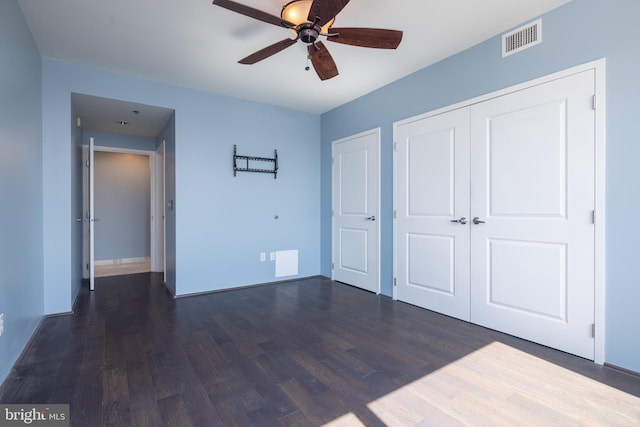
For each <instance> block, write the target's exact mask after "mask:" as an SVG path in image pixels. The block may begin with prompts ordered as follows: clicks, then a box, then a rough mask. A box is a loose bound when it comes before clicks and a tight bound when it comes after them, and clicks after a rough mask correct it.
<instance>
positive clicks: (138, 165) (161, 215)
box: [71, 93, 175, 289]
mask: <svg viewBox="0 0 640 427" xmlns="http://www.w3.org/2000/svg"><path fill="white" fill-rule="evenodd" d="M71 99H72V109H73V112H74V113H75V114H74V115H75V117H77V119H75V120H74V121H75V122H76V123H74V125H75V126H76V127H77V129H76V133H80V134H81V140H82V143H81V151H82V164H81V167H82V172H81V173H80V174H79V176H81V177H82V186H81V187H82V190H81V194H77V195H76V197H78V198H79V199H81V202H80V203H79V204H80V205H81V206H82V214H81V215H79V216H78V217H79V218H82V220H81V222H82V223H83V224H84V226H83V227H82V228H83V231H82V239H81V242H78V241H74V244H75V245H80V246H81V248H82V250H81V251H78V252H79V253H82V278H83V279H88V280H89V282H90V284H91V289H93V282H94V278H95V277H105V276H112V275H120V274H133V273H141V272H158V273H163V279H164V281H165V282H166V277H167V269H169V270H171V269H173V270H175V266H172V265H167V263H166V259H167V257H166V254H167V251H168V250H169V251H170V252H171V251H175V239H172V238H171V235H175V219H174V218H170V219H169V222H170V223H169V224H167V216H168V215H167V214H168V213H171V214H173V212H170V211H171V209H169V208H168V207H167V206H168V205H167V203H165V200H166V198H165V196H166V191H165V188H167V187H170V188H175V186H173V184H172V183H170V182H167V177H174V176H175V174H173V173H172V171H167V169H166V168H167V164H166V162H165V155H166V154H167V153H171V152H172V151H173V150H174V148H175V126H174V123H175V115H174V113H175V112H174V110H171V109H167V108H163V107H155V106H149V105H144V104H137V103H131V102H126V101H119V100H114V99H108V98H100V97H95V96H90V95H83V94H76V93H73V94H72V95H71ZM170 179H172V178H170ZM170 199H171V200H174V199H175V195H171V197H170ZM170 216H172V215H170ZM167 227H169V228H170V229H171V230H169V232H167ZM172 230H173V231H172ZM167 236H169V237H170V238H169V239H167ZM76 240H80V239H76ZM167 240H168V241H167ZM168 246H169V249H168ZM78 252H77V253H78Z"/></svg>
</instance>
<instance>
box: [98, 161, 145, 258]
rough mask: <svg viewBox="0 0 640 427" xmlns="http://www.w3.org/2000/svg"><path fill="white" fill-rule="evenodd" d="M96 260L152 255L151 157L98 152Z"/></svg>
mask: <svg viewBox="0 0 640 427" xmlns="http://www.w3.org/2000/svg"><path fill="white" fill-rule="evenodd" d="M93 164H94V182H95V184H94V190H95V191H94V206H95V217H96V218H99V219H100V221H97V222H96V223H95V225H94V229H95V260H96V261H101V260H118V259H123V258H148V257H150V256H151V247H150V241H151V211H150V206H151V167H150V163H149V156H147V155H141V154H129V153H111V152H105V151H96V152H95V153H94V163H93Z"/></svg>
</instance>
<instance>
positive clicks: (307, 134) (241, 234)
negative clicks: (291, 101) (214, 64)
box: [42, 58, 320, 313]
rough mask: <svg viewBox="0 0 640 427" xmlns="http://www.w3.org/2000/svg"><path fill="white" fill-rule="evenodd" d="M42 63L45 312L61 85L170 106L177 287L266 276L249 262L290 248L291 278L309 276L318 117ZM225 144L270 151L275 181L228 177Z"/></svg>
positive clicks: (56, 215)
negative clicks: (295, 254)
mask: <svg viewBox="0 0 640 427" xmlns="http://www.w3.org/2000/svg"><path fill="white" fill-rule="evenodd" d="M42 66H43V91H44V94H43V135H44V136H43V139H44V157H43V158H44V167H43V173H44V183H45V188H44V218H45V221H44V250H45V287H46V296H45V300H46V312H47V313H57V312H65V311H69V309H70V304H71V301H70V298H69V293H70V292H69V290H70V286H71V274H70V273H71V271H70V268H69V265H70V263H71V261H72V260H71V242H70V227H71V223H72V217H73V221H74V222H75V217H74V216H73V215H72V212H71V206H72V197H71V194H70V191H69V189H70V184H71V172H70V170H71V165H70V159H71V156H70V143H69V141H70V140H71V135H70V128H69V123H70V108H69V106H70V102H71V96H70V94H71V93H72V92H76V93H83V94H88V95H94V96H101V97H106V98H113V99H120V100H124V101H130V102H138V103H143V104H150V105H156V106H160V107H165V108H171V109H174V110H175V111H176V113H175V139H174V141H173V144H174V147H175V148H174V151H171V150H170V149H168V150H167V161H168V163H169V164H170V165H171V164H173V163H172V162H175V163H174V164H175V196H174V200H175V202H174V206H175V211H174V214H175V245H176V250H175V255H168V256H167V260H168V261H169V262H173V258H174V257H175V289H176V293H177V294H179V295H180V294H190V293H196V292H205V291H210V290H216V289H223V288H229V287H235V286H242V285H250V284H255V283H261V282H269V281H274V280H276V278H275V269H274V264H273V263H272V262H260V261H259V253H260V252H263V251H264V252H269V251H276V250H287V249H298V250H299V275H298V276H300V277H303V276H311V275H316V274H318V273H319V272H320V263H319V260H320V253H319V247H320V201H319V198H318V193H319V188H320V178H319V177H320V160H319V152H320V117H319V116H317V115H312V114H307V113H301V112H296V111H293V110H287V109H283V108H279V107H274V106H270V105H265V104H258V103H254V102H248V101H242V100H238V99H234V98H229V97H223V96H219V95H212V94H208V93H204V92H199V91H195V90H190V89H184V88H179V87H175V86H171V85H166V84H161V83H158V82H153V81H149V80H144V79H139V78H135V77H131V76H127V75H122V74H117V73H112V72H108V71H104V70H98V69H93V68H89V67H84V66H79V65H75V64H71V63H66V62H62V61H57V60H52V59H47V58H45V59H43V61H42ZM233 144H238V147H239V150H240V151H241V152H243V153H246V154H250V155H256V156H270V155H271V154H272V153H273V150H274V149H278V152H279V155H280V159H281V170H280V173H279V175H278V179H277V180H274V179H273V177H272V176H269V175H263V174H241V175H238V177H235V178H234V177H233V172H232V168H231V165H232V152H233ZM172 167H173V166H172ZM167 178H169V176H168V177H167ZM274 215H279V218H280V219H279V220H277V221H276V220H274ZM168 220H169V221H171V220H172V218H171V215H168ZM168 234H169V231H168ZM169 238H170V236H168V239H169ZM167 242H169V240H167ZM172 274H173V273H172Z"/></svg>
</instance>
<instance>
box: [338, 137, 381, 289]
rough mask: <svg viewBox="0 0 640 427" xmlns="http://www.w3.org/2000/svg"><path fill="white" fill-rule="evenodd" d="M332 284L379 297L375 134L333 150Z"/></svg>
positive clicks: (344, 141) (341, 142) (377, 142)
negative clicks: (350, 287) (347, 285)
mask: <svg viewBox="0 0 640 427" xmlns="http://www.w3.org/2000/svg"><path fill="white" fill-rule="evenodd" d="M332 159H333V166H332V206H333V218H332V261H333V262H332V279H333V280H337V281H340V282H344V283H348V284H350V285H353V286H357V287H360V288H363V289H366V290H368V291H371V292H375V293H380V279H379V277H380V273H379V254H380V249H379V235H380V227H379V224H380V221H379V204H380V201H379V199H380V171H379V169H380V129H375V130H373V131H369V132H364V133H361V134H358V135H355V136H352V137H349V138H345V139H341V140H339V141H335V142H334V143H333V146H332Z"/></svg>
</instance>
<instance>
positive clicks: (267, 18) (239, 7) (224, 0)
mask: <svg viewBox="0 0 640 427" xmlns="http://www.w3.org/2000/svg"><path fill="white" fill-rule="evenodd" d="M213 4H215V5H216V6H220V7H223V8H225V9H228V10H231V11H233V12H237V13H240V14H242V15H245V16H248V17H250V18H253V19H257V20H258V21H262V22H266V23H267V24H273V25H277V26H279V27H285V28H295V24H292V23H291V22H289V21H285V20H284V19H282V18H280V17H278V16H275V15H271V14H269V13H267V12H263V11H261V10H258V9H254V8H253V7H250V6H245V5H244V4H240V3H236V2H234V1H229V0H213Z"/></svg>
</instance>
